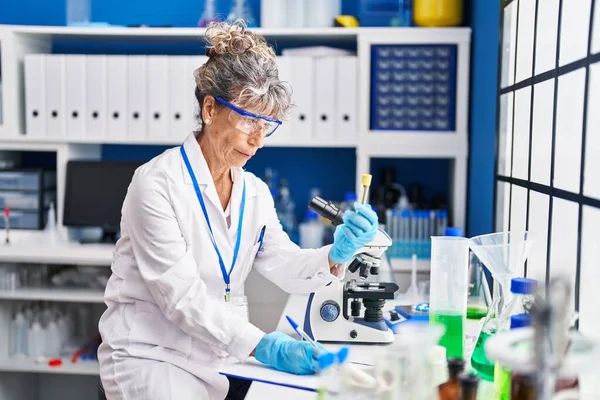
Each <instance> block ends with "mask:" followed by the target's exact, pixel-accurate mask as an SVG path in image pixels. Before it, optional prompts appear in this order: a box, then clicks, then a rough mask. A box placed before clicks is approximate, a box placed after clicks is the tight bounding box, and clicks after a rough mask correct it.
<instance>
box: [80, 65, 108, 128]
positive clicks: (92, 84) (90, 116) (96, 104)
mask: <svg viewBox="0 0 600 400" xmlns="http://www.w3.org/2000/svg"><path fill="white" fill-rule="evenodd" d="M86 82H87V84H86V88H85V90H86V93H85V95H86V105H87V107H86V108H87V110H86V111H87V112H86V118H85V132H86V136H88V137H92V138H102V137H104V136H105V135H106V114H107V108H106V96H107V88H106V56H104V55H88V56H86Z"/></svg>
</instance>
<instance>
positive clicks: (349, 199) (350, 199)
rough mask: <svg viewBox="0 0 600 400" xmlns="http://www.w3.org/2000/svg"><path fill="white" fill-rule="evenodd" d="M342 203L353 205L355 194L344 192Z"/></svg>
mask: <svg viewBox="0 0 600 400" xmlns="http://www.w3.org/2000/svg"><path fill="white" fill-rule="evenodd" d="M344 201H347V202H350V203H354V202H355V201H356V193H354V192H345V193H344Z"/></svg>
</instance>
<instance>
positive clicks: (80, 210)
mask: <svg viewBox="0 0 600 400" xmlns="http://www.w3.org/2000/svg"><path fill="white" fill-rule="evenodd" d="M140 165H141V163H140V162H120V161H117V162H115V161H69V162H68V163H67V185H66V190H65V208H64V216H63V225H65V226H79V227H84V226H100V227H102V228H104V230H105V231H106V232H107V233H108V232H113V233H114V232H116V231H117V230H118V229H119V225H120V221H121V207H122V205H123V200H124V199H125V195H126V194H127V188H128V187H129V183H130V182H131V178H132V177H133V173H134V172H135V170H136V168H137V167H139V166H140Z"/></svg>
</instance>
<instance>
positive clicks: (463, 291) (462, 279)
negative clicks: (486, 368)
mask: <svg viewBox="0 0 600 400" xmlns="http://www.w3.org/2000/svg"><path fill="white" fill-rule="evenodd" d="M468 269H469V245H468V240H467V239H466V238H464V237H451V236H434V237H432V238H431V278H430V300H429V321H430V324H432V325H442V326H443V327H444V328H445V332H444V334H443V336H442V338H441V340H440V345H442V346H444V347H445V348H446V351H447V356H448V358H462V357H463V352H464V341H465V329H464V326H465V318H466V315H467V289H468Z"/></svg>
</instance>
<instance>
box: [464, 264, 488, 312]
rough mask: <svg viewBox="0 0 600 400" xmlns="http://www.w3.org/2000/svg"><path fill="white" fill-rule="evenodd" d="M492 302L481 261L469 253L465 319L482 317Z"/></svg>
mask: <svg viewBox="0 0 600 400" xmlns="http://www.w3.org/2000/svg"><path fill="white" fill-rule="evenodd" d="M491 304H492V295H491V294H490V288H489V286H488V283H487V278H486V276H485V271H484V269H483V265H482V264H481V261H479V259H478V258H477V256H476V255H475V254H474V253H471V256H470V263H469V294H468V297H467V319H477V320H479V319H481V318H484V317H485V316H486V315H487V313H488V310H489V306H490V305H491Z"/></svg>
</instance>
